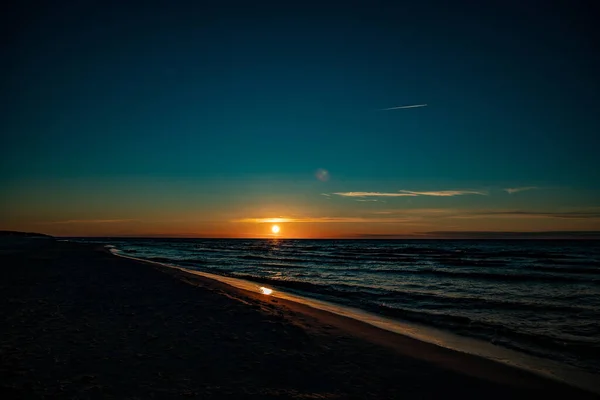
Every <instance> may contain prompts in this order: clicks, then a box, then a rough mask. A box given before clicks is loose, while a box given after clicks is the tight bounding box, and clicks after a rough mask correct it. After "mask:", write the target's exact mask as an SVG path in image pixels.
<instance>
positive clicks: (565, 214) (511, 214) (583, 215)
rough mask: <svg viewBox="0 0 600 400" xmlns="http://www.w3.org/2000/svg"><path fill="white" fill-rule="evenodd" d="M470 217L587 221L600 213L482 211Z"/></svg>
mask: <svg viewBox="0 0 600 400" xmlns="http://www.w3.org/2000/svg"><path fill="white" fill-rule="evenodd" d="M471 215H472V216H488V217H489V216H501V217H519V218H563V219H589V218H600V211H581V210H580V211H556V212H552V211H550V212H548V211H521V210H516V211H482V212H473V213H471Z"/></svg>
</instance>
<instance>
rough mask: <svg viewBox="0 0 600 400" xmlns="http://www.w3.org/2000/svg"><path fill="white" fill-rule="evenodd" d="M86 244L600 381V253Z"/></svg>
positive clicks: (253, 243) (261, 242)
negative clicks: (415, 327)
mask: <svg viewBox="0 0 600 400" xmlns="http://www.w3.org/2000/svg"><path fill="white" fill-rule="evenodd" d="M77 240H80V241H85V242H94V243H104V244H107V245H110V246H112V247H113V249H115V250H116V251H118V252H119V253H120V254H122V255H126V256H132V257H136V258H141V259H145V260H151V261H155V262H160V263H164V264H168V265H172V266H179V267H183V268H186V269H190V270H195V271H202V272H205V273H211V274H216V275H220V276H226V277H234V278H241V279H244V280H248V281H251V282H256V283H257V284H260V285H264V286H266V287H269V288H273V289H274V290H277V291H282V292H286V293H291V294H296V295H301V296H303V297H308V298H313V299H319V300H323V301H327V302H330V303H333V304H338V305H342V306H348V307H353V308H356V309H360V310H365V311H368V312H370V313H374V314H377V315H381V316H385V317H387V318H390V319H394V320H398V321H408V322H414V323H418V324H421V325H425V326H431V327H434V328H436V329H439V330H442V331H447V332H452V333H453V334H457V335H461V336H464V337H470V338H476V339H478V340H480V341H485V342H488V343H491V344H494V345H496V346H500V347H502V348H507V349H511V350H515V351H518V352H520V353H525V354H529V355H532V356H536V357H541V358H543V359H547V360H552V361H555V362H557V363H560V364H562V365H568V366H570V367H573V368H575V369H577V370H579V371H585V372H586V373H591V374H593V375H595V374H598V373H600V241H593V240H589V241H588V240H287V239H256V240H254V239H253V240H245V239H156V238H152V239H135V238H126V239H124V238H93V239H77Z"/></svg>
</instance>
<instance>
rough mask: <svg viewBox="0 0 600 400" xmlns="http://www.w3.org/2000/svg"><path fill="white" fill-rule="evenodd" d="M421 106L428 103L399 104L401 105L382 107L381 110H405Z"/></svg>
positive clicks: (425, 105)
mask: <svg viewBox="0 0 600 400" xmlns="http://www.w3.org/2000/svg"><path fill="white" fill-rule="evenodd" d="M419 107H427V104H412V105H409V106H399V107H390V108H382V109H381V110H380V111H390V110H403V109H405V108H419Z"/></svg>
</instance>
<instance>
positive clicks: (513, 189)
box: [504, 186, 539, 194]
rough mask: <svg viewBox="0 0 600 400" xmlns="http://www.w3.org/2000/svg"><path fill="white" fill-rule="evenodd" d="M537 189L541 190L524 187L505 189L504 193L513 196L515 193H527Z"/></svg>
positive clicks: (533, 187) (534, 187) (535, 187)
mask: <svg viewBox="0 0 600 400" xmlns="http://www.w3.org/2000/svg"><path fill="white" fill-rule="evenodd" d="M536 189H539V187H537V186H524V187H514V188H506V189H504V191H505V192H507V193H509V194H513V193H519V192H525V191H526V190H536Z"/></svg>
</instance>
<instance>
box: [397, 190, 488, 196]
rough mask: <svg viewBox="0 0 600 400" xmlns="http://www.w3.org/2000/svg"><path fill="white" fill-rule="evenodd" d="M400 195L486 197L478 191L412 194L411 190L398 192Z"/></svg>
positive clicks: (441, 191) (443, 191)
mask: <svg viewBox="0 0 600 400" xmlns="http://www.w3.org/2000/svg"><path fill="white" fill-rule="evenodd" d="M400 192H402V193H408V194H411V195H414V196H436V197H452V196H465V195H470V194H476V195H480V196H487V195H488V193H487V192H483V191H480V190H438V191H433V192H413V191H411V190H400Z"/></svg>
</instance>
